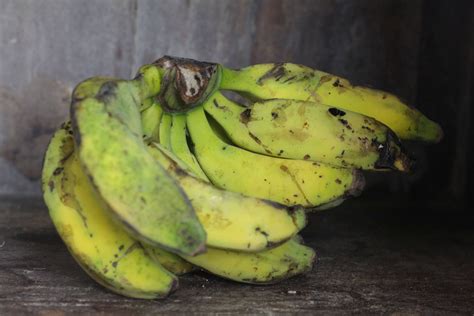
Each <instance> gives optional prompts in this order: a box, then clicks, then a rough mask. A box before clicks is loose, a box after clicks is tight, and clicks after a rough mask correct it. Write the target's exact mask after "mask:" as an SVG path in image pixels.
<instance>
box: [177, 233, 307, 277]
mask: <svg viewBox="0 0 474 316" xmlns="http://www.w3.org/2000/svg"><path fill="white" fill-rule="evenodd" d="M184 258H185V259H186V260H187V261H189V262H191V263H192V264H194V265H196V266H198V267H201V268H203V269H205V270H207V271H209V272H211V273H213V274H216V275H219V276H221V277H223V278H227V279H231V280H234V281H239V282H244V283H253V284H271V283H275V282H278V281H281V280H284V279H287V278H290V277H292V276H295V275H298V274H302V273H306V272H308V271H311V269H312V267H313V263H314V261H315V258H316V254H315V252H314V250H313V249H311V248H309V247H306V246H304V245H302V244H300V243H299V242H298V241H297V239H296V238H295V239H291V240H289V241H287V242H285V243H284V244H282V245H280V246H278V247H275V248H272V249H269V250H265V251H262V252H258V253H244V252H238V251H230V250H221V249H212V248H207V251H206V252H205V253H203V254H200V255H197V256H195V257H186V256H185V257H184Z"/></svg>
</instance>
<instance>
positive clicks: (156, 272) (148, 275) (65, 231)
mask: <svg viewBox="0 0 474 316" xmlns="http://www.w3.org/2000/svg"><path fill="white" fill-rule="evenodd" d="M42 182H43V184H42V186H43V193H44V199H45V202H46V205H47V206H48V208H49V214H50V216H51V219H52V221H53V223H54V225H55V227H56V229H57V231H58V232H59V235H60V236H61V238H62V239H63V241H64V243H65V244H66V246H67V248H68V249H69V251H70V253H71V254H72V256H73V257H74V259H75V260H76V261H77V262H78V263H79V265H80V266H81V267H82V268H83V269H84V271H86V272H87V273H88V274H89V275H90V276H91V277H92V278H93V279H95V280H96V281H97V282H98V283H100V284H102V285H103V286H105V287H106V288H108V289H109V290H111V291H113V292H116V293H119V294H122V295H125V296H129V297H136V298H148V299H152V298H158V297H164V296H166V295H168V293H170V292H171V291H173V290H174V289H176V287H177V285H178V280H177V279H176V277H175V276H174V275H172V274H171V273H169V272H168V271H166V269H164V268H163V267H162V266H161V265H159V264H157V263H155V262H154V261H153V260H152V259H151V258H150V257H149V256H148V255H147V254H146V253H145V252H144V249H143V248H142V247H141V245H140V243H139V242H138V241H137V240H135V239H133V238H131V237H130V236H129V235H128V233H127V232H126V231H124V230H123V229H122V228H121V227H120V226H119V225H118V224H117V223H115V222H114V221H113V220H112V219H111V218H110V217H109V214H108V213H107V212H106V211H105V210H104V208H103V207H102V202H101V201H100V200H99V198H98V197H97V195H96V192H94V191H93V190H92V187H91V185H90V183H89V180H88V179H87V177H86V175H85V174H84V173H83V171H82V169H81V167H80V164H79V160H78V157H77V155H76V154H75V153H74V141H73V138H72V131H71V129H70V126H69V124H64V125H63V126H62V128H61V129H59V130H58V131H57V132H56V133H55V134H54V136H53V138H52V139H51V142H50V144H49V146H48V150H47V152H46V155H45V159H44V166H43V174H42Z"/></svg>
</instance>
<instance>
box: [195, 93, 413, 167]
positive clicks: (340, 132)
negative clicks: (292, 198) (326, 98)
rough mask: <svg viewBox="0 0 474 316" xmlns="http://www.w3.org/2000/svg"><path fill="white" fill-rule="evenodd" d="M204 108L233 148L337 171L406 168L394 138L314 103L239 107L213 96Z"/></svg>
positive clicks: (357, 117) (375, 125)
mask: <svg viewBox="0 0 474 316" xmlns="http://www.w3.org/2000/svg"><path fill="white" fill-rule="evenodd" d="M210 101H211V102H206V103H205V105H204V108H205V110H206V112H208V113H209V114H210V115H211V116H212V117H213V118H214V119H215V120H216V121H217V122H218V123H219V124H220V125H221V126H222V127H223V128H224V130H225V131H226V133H227V135H228V136H229V137H230V139H231V140H232V142H234V143H235V144H237V145H238V146H239V147H242V148H245V149H248V150H250V151H253V152H258V153H261V154H265V155H270V156H274V157H284V158H290V159H301V160H311V161H318V162H324V163H327V164H331V165H336V166H340V167H355V168H362V169H384V170H385V169H398V170H401V171H408V170H409V168H410V165H411V162H410V160H409V159H408V158H407V156H406V155H405V153H404V152H403V150H402V149H401V146H400V143H399V141H398V138H397V137H396V136H395V135H394V134H393V132H392V131H391V130H390V129H389V128H387V127H386V126H385V125H383V124H381V123H379V122H377V121H376V120H374V119H373V118H370V117H367V116H364V115H361V114H359V113H354V112H350V111H343V110H340V109H338V108H335V107H328V106H325V105H322V104H319V103H314V102H306V101H297V100H286V99H273V100H268V101H264V102H257V103H253V104H252V105H250V106H248V107H242V106H239V105H238V104H236V103H235V102H233V101H231V100H229V99H227V98H226V97H225V96H224V95H222V94H221V93H219V92H217V93H215V94H214V96H213V97H212V100H210Z"/></svg>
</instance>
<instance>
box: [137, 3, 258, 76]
mask: <svg viewBox="0 0 474 316" xmlns="http://www.w3.org/2000/svg"><path fill="white" fill-rule="evenodd" d="M137 4H138V6H137V10H138V11H137V34H136V37H135V49H136V52H135V56H136V57H135V62H134V67H135V68H137V67H139V66H140V65H142V64H144V63H149V62H152V61H154V60H155V59H157V58H159V57H161V56H163V55H172V56H179V57H187V58H193V59H196V60H204V61H213V62H220V63H223V64H226V65H228V66H230V67H243V66H246V65H248V64H249V63H250V54H251V50H252V45H254V44H255V43H254V40H253V35H254V29H255V9H256V4H257V2H256V1H251V0H241V1H232V0H224V1H223V0H197V1H173V0H164V1H159V2H157V1H153V0H138V3H137Z"/></svg>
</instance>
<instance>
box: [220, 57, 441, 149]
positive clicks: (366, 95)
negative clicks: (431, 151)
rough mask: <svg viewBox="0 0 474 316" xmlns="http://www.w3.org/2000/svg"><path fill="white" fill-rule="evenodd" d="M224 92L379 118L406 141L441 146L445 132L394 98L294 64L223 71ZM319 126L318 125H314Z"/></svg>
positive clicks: (254, 66) (267, 65)
mask: <svg viewBox="0 0 474 316" xmlns="http://www.w3.org/2000/svg"><path fill="white" fill-rule="evenodd" d="M220 88H221V89H224V90H234V91H239V92H242V93H244V94H245V95H247V96H249V97H252V98H257V99H274V98H279V99H294V100H303V101H313V102H318V103H322V104H326V105H328V106H334V107H338V108H341V109H345V110H349V111H352V112H357V113H361V114H364V115H366V116H370V117H373V118H375V119H376V120H377V121H380V122H382V123H384V124H385V125H387V126H388V127H390V129H392V130H393V131H394V132H395V133H396V134H397V135H398V137H400V138H402V139H411V140H421V141H426V142H438V141H439V140H440V139H441V138H442V135H443V133H442V130H441V128H440V126H439V125H438V124H436V123H435V122H433V121H431V120H430V119H428V118H427V117H426V116H424V115H423V114H422V113H420V112H419V111H418V110H416V109H414V108H412V107H409V106H407V105H406V104H405V103H404V102H403V101H401V100H400V99H399V98H398V97H396V96H395V95H393V94H390V93H387V92H384V91H379V90H374V89H369V88H365V87H360V86H353V85H352V84H351V83H350V82H349V81H348V80H346V79H344V78H341V77H337V76H334V75H331V74H328V73H325V72H322V71H319V70H314V69H311V68H309V67H305V66H302V65H296V64H291V63H277V64H260V65H253V66H250V67H246V68H242V69H240V70H232V69H228V68H225V67H222V79H221V85H220ZM314 123H315V122H314Z"/></svg>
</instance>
